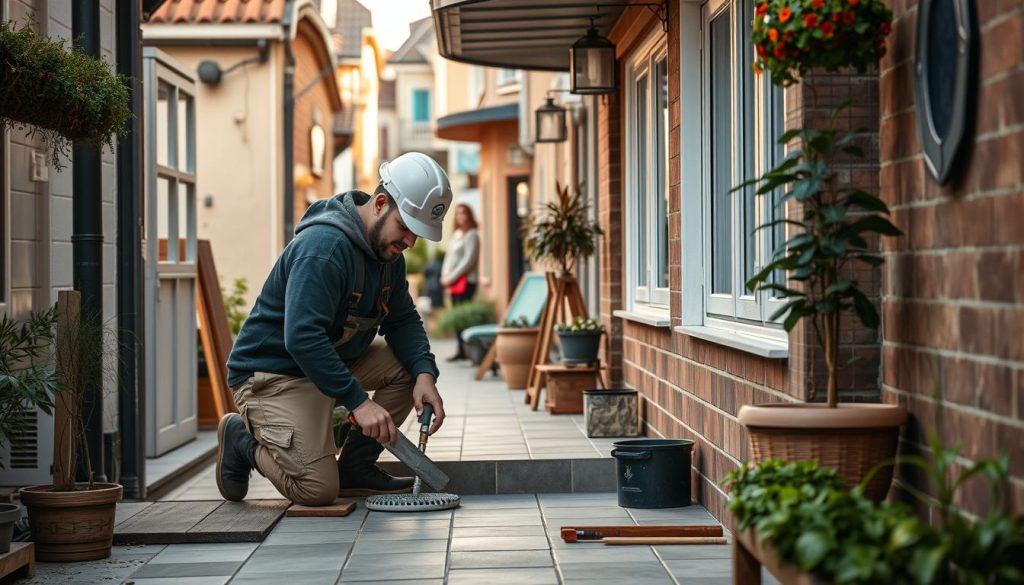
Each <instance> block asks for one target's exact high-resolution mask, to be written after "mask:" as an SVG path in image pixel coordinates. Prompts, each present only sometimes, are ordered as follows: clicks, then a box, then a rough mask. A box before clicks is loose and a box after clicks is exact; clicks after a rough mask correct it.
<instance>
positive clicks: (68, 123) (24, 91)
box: [0, 21, 131, 169]
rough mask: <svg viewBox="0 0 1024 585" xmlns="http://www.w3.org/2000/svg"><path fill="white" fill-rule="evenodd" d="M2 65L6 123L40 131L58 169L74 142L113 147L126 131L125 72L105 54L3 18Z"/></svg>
mask: <svg viewBox="0 0 1024 585" xmlns="http://www.w3.org/2000/svg"><path fill="white" fill-rule="evenodd" d="M0 70H2V71H3V80H4V81H3V83H0V129H11V128H19V129H26V130H28V131H29V133H30V134H38V135H39V136H40V137H41V138H42V139H43V140H44V141H45V143H46V144H47V145H48V146H49V150H50V161H51V164H52V165H53V166H54V168H56V169H60V168H62V164H61V155H65V156H66V155H67V154H68V153H69V151H70V148H69V147H70V144H71V143H72V142H75V141H81V142H86V143H90V144H95V145H97V146H102V145H104V144H105V145H107V146H109V147H111V149H113V137H114V136H115V135H122V134H123V133H124V132H125V128H126V124H127V122H128V120H129V119H130V118H131V110H129V108H128V88H127V86H126V85H125V83H124V78H123V76H119V75H116V74H114V73H112V72H111V71H110V66H109V65H107V64H106V63H104V62H103V61H102V60H100V59H93V58H91V57H88V56H86V55H84V54H82V53H81V52H79V51H77V50H70V51H69V50H67V47H66V46H65V42H64V41H63V40H50V39H46V38H40V37H38V36H36V34H35V33H34V32H32V29H31V26H30V25H28V24H26V25H24V26H22V27H21V28H15V27H14V25H13V24H12V23H10V22H3V21H0Z"/></svg>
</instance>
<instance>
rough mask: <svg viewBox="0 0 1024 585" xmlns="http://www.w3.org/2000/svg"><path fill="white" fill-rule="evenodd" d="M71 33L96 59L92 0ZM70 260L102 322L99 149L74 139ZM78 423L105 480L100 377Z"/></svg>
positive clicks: (82, 5) (83, 1) (96, 10)
mask: <svg viewBox="0 0 1024 585" xmlns="http://www.w3.org/2000/svg"><path fill="white" fill-rule="evenodd" d="M71 35H72V38H74V39H77V41H78V43H79V45H80V48H81V51H82V53H83V54H85V55H87V56H89V57H92V58H94V59H99V58H100V5H99V2H96V0H74V4H73V5H72V8H71ZM72 152H73V157H74V158H73V159H72V160H73V163H74V165H73V170H72V184H73V186H74V198H73V202H72V226H73V227H72V235H71V247H72V259H73V262H74V272H73V281H74V287H75V290H77V291H79V292H80V293H81V294H82V313H81V314H82V317H81V318H82V319H83V320H85V319H94V320H95V325H99V324H101V323H102V315H103V313H102V311H103V296H102V295H103V203H102V201H103V191H102V189H103V181H102V178H101V177H102V175H101V167H100V164H101V163H100V147H99V146H95V145H92V144H85V143H82V142H76V143H75V144H74V149H73V151H72ZM84 390H85V392H84V396H83V398H82V425H83V429H84V431H85V444H86V448H87V449H88V450H89V459H90V463H91V464H92V471H93V477H94V479H95V480H96V481H106V468H105V466H104V464H103V381H102V379H93V380H86V381H85V389H84ZM85 459H86V458H85V457H80V458H79V464H78V471H77V475H78V479H79V480H80V481H84V480H87V479H88V471H89V470H88V469H86V467H85Z"/></svg>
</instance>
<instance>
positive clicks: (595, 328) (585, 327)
mask: <svg viewBox="0 0 1024 585" xmlns="http://www.w3.org/2000/svg"><path fill="white" fill-rule="evenodd" d="M555 331H558V332H560V333H570V332H571V333H604V325H602V324H601V323H600V322H599V321H598V320H597V319H584V318H583V317H576V318H575V319H573V320H572V321H568V322H566V323H556V324H555Z"/></svg>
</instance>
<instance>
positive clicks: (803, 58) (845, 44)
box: [751, 0, 892, 86]
mask: <svg viewBox="0 0 1024 585" xmlns="http://www.w3.org/2000/svg"><path fill="white" fill-rule="evenodd" d="M891 23H892V11H891V10H889V7H888V6H886V5H885V2H883V1H882V0H766V1H764V2H759V3H758V4H757V8H756V10H755V13H754V22H753V34H752V36H751V39H752V40H753V42H754V49H755V51H756V52H757V60H756V61H755V62H754V71H756V72H758V73H760V72H761V71H762V70H766V71H768V73H769V74H770V75H771V77H772V83H774V84H776V85H782V86H788V85H792V84H793V83H796V81H797V79H798V78H799V77H802V76H804V75H806V74H807V73H808V72H809V71H810V70H811V69H816V68H821V69H824V70H826V71H831V72H835V71H838V70H839V69H842V68H844V67H852V68H855V69H856V70H857V71H858V72H859V73H864V72H865V71H866V70H867V69H868V67H870V66H872V65H874V64H875V63H878V60H879V59H880V58H881V57H882V55H884V54H885V37H886V36H888V35H889V33H890V32H891V30H892V24H891Z"/></svg>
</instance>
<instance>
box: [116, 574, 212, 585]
mask: <svg viewBox="0 0 1024 585" xmlns="http://www.w3.org/2000/svg"><path fill="white" fill-rule="evenodd" d="M228 579H231V576H230V575H223V576H219V577H157V578H154V579H139V578H136V577H132V579H131V582H132V583H134V584H135V585H224V584H225V583H227V582H228Z"/></svg>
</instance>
